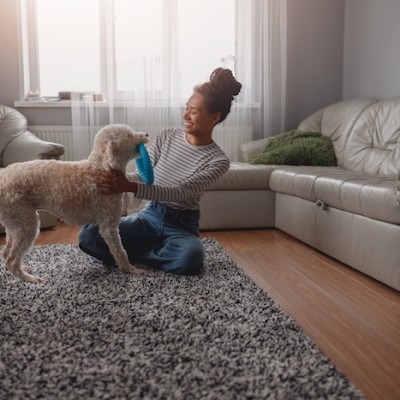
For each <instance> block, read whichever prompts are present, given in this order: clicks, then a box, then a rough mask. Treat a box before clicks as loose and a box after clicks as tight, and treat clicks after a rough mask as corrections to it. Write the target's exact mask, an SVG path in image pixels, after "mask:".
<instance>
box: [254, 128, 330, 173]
mask: <svg viewBox="0 0 400 400" xmlns="http://www.w3.org/2000/svg"><path fill="white" fill-rule="evenodd" d="M248 162H249V163H250V164H278V165H312V166H317V165H320V166H333V165H336V164H337V162H336V156H335V152H334V150H333V145H332V142H331V140H330V139H329V138H328V137H327V136H323V135H322V134H321V133H318V132H304V131H297V130H294V131H290V132H285V133H282V134H280V135H278V136H275V137H273V138H271V139H270V140H268V143H267V145H266V146H265V148H264V150H262V151H260V152H259V153H258V154H256V155H254V156H253V157H251V158H250V159H249V161H248Z"/></svg>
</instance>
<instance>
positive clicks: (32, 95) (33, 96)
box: [25, 90, 44, 101]
mask: <svg viewBox="0 0 400 400" xmlns="http://www.w3.org/2000/svg"><path fill="white" fill-rule="evenodd" d="M25 100H26V101H44V99H43V97H41V96H40V92H39V90H29V91H28V93H27V94H26V96H25Z"/></svg>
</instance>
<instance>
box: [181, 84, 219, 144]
mask: <svg viewBox="0 0 400 400" xmlns="http://www.w3.org/2000/svg"><path fill="white" fill-rule="evenodd" d="M183 119H184V121H185V124H184V130H185V132H186V134H188V135H193V136H196V137H197V136H209V137H211V134H212V130H213V128H214V126H215V125H216V124H217V123H218V122H219V119H220V113H215V114H211V113H210V112H209V111H208V110H207V108H206V106H205V103H204V97H203V96H202V95H201V94H200V93H198V92H194V93H193V94H192V96H191V97H190V98H189V100H188V101H187V103H186V111H185V112H184V114H183Z"/></svg>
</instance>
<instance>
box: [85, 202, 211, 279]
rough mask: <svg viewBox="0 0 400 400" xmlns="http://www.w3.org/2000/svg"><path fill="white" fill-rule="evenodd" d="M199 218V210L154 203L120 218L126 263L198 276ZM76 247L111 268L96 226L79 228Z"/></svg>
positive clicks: (111, 259) (200, 259)
mask: <svg viewBox="0 0 400 400" xmlns="http://www.w3.org/2000/svg"><path fill="white" fill-rule="evenodd" d="M199 218H200V210H183V211H182V210H174V209H172V208H170V207H168V206H166V205H165V204H162V203H158V202H154V201H149V202H148V203H147V205H146V207H145V208H144V209H143V210H141V211H140V212H138V213H136V214H132V215H128V216H127V217H123V218H121V222H120V225H119V233H120V236H121V241H122V245H123V247H124V248H125V250H126V252H127V253H128V258H129V261H130V262H131V263H132V264H134V263H139V264H144V265H147V266H149V267H151V268H155V269H160V270H163V271H165V272H172V273H175V274H180V275H197V274H199V273H200V272H201V270H202V268H203V261H204V248H203V244H202V242H201V240H200V238H199ZM79 247H80V248H81V249H82V250H83V251H84V252H85V253H87V254H89V255H91V256H93V257H95V258H97V259H99V260H101V261H103V263H104V264H114V257H113V256H112V255H111V253H110V250H109V248H108V246H107V244H106V243H105V241H104V239H103V238H102V236H101V235H100V234H99V227H98V225H86V226H84V227H83V228H82V230H81V232H80V234H79Z"/></svg>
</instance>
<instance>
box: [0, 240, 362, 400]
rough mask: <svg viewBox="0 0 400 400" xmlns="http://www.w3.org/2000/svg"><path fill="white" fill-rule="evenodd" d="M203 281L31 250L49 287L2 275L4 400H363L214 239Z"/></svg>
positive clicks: (0, 378) (65, 252)
mask: <svg viewBox="0 0 400 400" xmlns="http://www.w3.org/2000/svg"><path fill="white" fill-rule="evenodd" d="M203 243H204V246H205V251H206V259H205V269H204V273H203V274H202V275H201V276H196V277H184V276H174V275H170V274H166V273H162V272H158V271H156V272H151V273H150V274H149V275H148V276H146V277H144V278H143V277H136V276H130V275H125V274H121V273H119V272H118V271H117V270H116V269H115V268H107V267H103V266H101V265H100V264H98V263H96V262H94V261H93V260H92V259H91V258H90V257H88V256H87V255H85V254H84V253H82V252H81V251H80V250H79V249H78V247H77V246H73V245H49V246H37V247H33V248H32V249H31V251H30V253H29V254H28V256H27V260H26V262H27V263H29V265H30V266H32V269H33V271H34V272H35V273H38V274H40V275H41V276H42V277H43V278H44V279H45V283H44V284H42V285H37V286H35V285H28V284H24V283H22V282H20V281H18V280H16V279H15V278H14V277H13V276H12V275H11V274H10V273H8V272H7V271H5V269H4V267H2V268H1V272H0V398H1V399H24V400H25V399H39V398H40V399H85V400H86V399H229V400H233V399H235V400H236V399H267V398H268V399H285V400H287V399H328V398H329V399H361V398H362V395H361V393H360V392H359V391H358V389H357V388H356V387H354V386H353V385H352V384H351V383H349V381H348V380H347V379H346V377H345V376H344V375H343V374H342V373H341V372H339V371H338V369H337V368H336V367H335V366H334V365H333V364H332V363H331V361H330V360H329V359H328V358H326V357H325V356H324V355H323V354H322V353H321V352H320V351H319V349H318V348H317V347H316V346H315V345H314V344H313V342H312V341H311V340H310V339H309V338H308V337H307V336H306V335H305V334H304V333H303V332H302V331H301V329H300V328H299V327H298V326H297V325H296V323H295V322H294V320H293V319H292V318H291V317H289V316H288V315H286V314H285V313H284V312H283V311H282V310H281V308H280V307H279V306H278V305H277V304H276V303H274V302H273V301H272V300H271V299H270V298H269V297H268V296H267V295H266V293H265V292H264V291H263V290H261V289H260V288H259V287H258V286H257V285H256V284H254V283H253V282H252V281H251V279H250V278H248V277H247V276H246V275H245V274H244V273H243V272H242V270H241V269H240V268H238V266H237V265H236V264H235V262H234V261H233V260H232V258H231V257H230V256H229V255H227V253H226V252H225V251H224V249H223V248H222V247H221V246H220V245H219V244H218V242H216V241H215V240H213V239H210V238H207V239H203Z"/></svg>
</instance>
